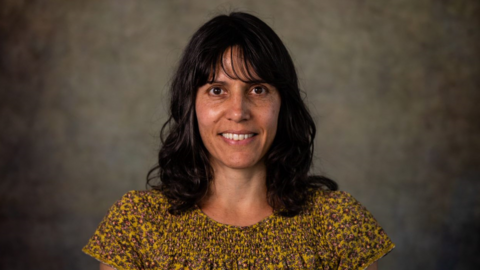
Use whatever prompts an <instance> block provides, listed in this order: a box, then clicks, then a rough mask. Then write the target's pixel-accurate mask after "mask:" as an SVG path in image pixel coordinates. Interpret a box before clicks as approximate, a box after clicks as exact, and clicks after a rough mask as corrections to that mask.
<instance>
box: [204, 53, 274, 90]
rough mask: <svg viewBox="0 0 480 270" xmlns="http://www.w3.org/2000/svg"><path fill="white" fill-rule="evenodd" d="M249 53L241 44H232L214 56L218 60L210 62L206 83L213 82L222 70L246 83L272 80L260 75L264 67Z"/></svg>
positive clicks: (231, 77) (232, 77)
mask: <svg viewBox="0 0 480 270" xmlns="http://www.w3.org/2000/svg"><path fill="white" fill-rule="evenodd" d="M248 55H249V54H248V53H247V54H246V53H245V49H244V48H242V47H240V46H239V45H233V46H230V47H228V48H226V49H225V50H224V51H222V52H219V53H218V54H217V56H216V57H215V58H214V59H216V61H215V62H212V63H210V64H209V66H210V69H209V70H208V71H207V72H208V77H207V78H208V79H207V81H206V82H205V83H213V82H214V81H215V78H216V76H217V75H218V73H219V72H220V71H223V72H224V73H225V75H227V76H228V77H229V78H230V79H237V80H240V81H242V82H244V83H267V82H269V81H270V80H268V79H264V77H262V76H260V75H258V74H259V73H260V74H261V73H262V72H261V70H262V68H261V67H259V65H258V63H255V62H253V61H252V60H251V57H248ZM220 69H221V70H220ZM205 75H206V74H205Z"/></svg>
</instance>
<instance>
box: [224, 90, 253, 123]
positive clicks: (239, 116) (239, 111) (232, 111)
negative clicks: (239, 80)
mask: <svg viewBox="0 0 480 270" xmlns="http://www.w3.org/2000/svg"><path fill="white" fill-rule="evenodd" d="M226 105H227V108H226V110H227V112H226V117H227V119H228V120H230V121H235V122H242V121H246V120H248V119H250V117H251V114H250V104H249V101H248V99H247V97H245V96H244V95H243V94H235V95H233V96H232V97H231V98H230V102H228V103H227V104H226Z"/></svg>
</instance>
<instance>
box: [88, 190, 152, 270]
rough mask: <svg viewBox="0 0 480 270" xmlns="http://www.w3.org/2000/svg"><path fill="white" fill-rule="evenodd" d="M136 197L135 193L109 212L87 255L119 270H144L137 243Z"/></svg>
mask: <svg viewBox="0 0 480 270" xmlns="http://www.w3.org/2000/svg"><path fill="white" fill-rule="evenodd" d="M134 197H135V196H134V191H131V192H129V193H127V194H125V195H124V196H123V197H122V199H121V200H119V201H117V202H116V203H115V204H114V205H113V206H112V207H111V208H110V209H109V210H108V212H107V215H106V216H105V217H104V218H103V221H102V222H101V223H100V225H99V226H98V228H97V230H96V231H95V233H94V235H93V236H92V237H91V238H90V240H89V241H88V244H87V245H86V246H85V247H84V248H83V249H82V251H83V252H85V253H86V254H88V255H90V256H92V257H93V258H95V259H97V260H98V261H100V262H102V263H105V264H107V265H110V266H112V267H114V268H115V269H118V270H126V269H142V268H143V267H142V263H141V258H140V256H139V254H138V251H139V249H140V247H139V244H138V241H136V239H135V235H136V230H135V224H136V218H135V212H134V211H135V209H137V207H136V206H135V202H134Z"/></svg>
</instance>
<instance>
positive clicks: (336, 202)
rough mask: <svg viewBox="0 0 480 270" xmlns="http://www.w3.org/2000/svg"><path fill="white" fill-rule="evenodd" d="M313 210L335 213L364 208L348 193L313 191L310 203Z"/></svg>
mask: <svg viewBox="0 0 480 270" xmlns="http://www.w3.org/2000/svg"><path fill="white" fill-rule="evenodd" d="M311 203H312V204H313V206H314V208H316V209H317V210H319V211H322V212H336V211H342V210H345V209H348V210H347V212H348V211H349V210H350V209H352V208H364V207H363V206H362V205H361V204H360V202H358V201H357V200H356V199H355V198H354V197H353V196H352V195H351V194H350V193H348V192H345V191H338V190H336V191H331V190H322V189H318V190H313V191H312V201H311Z"/></svg>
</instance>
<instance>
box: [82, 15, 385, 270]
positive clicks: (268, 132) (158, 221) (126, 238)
mask: <svg viewBox="0 0 480 270" xmlns="http://www.w3.org/2000/svg"><path fill="white" fill-rule="evenodd" d="M170 114H171V115H170V118H169V120H168V121H167V122H166V124H165V125H164V126H163V128H162V136H161V138H162V142H163V146H162V148H161V150H160V153H159V163H158V166H157V167H156V168H154V169H153V170H152V171H150V173H149V184H150V186H151V187H153V189H152V190H149V191H140V192H139V191H131V192H129V193H127V194H126V195H125V196H124V197H123V198H122V199H121V200H119V201H118V202H117V203H116V204H114V205H113V206H112V208H111V209H110V210H109V212H108V214H107V216H106V217H105V218H104V220H103V222H102V223H101V224H100V226H99V228H98V229H97V231H96V232H95V234H94V236H93V237H92V238H91V239H90V241H89V243H88V244H87V246H85V247H84V249H83V251H84V252H85V253H87V254H89V255H91V256H93V257H94V258H96V259H98V260H99V261H100V262H101V264H100V265H101V266H100V268H101V269H112V268H114V269H377V266H376V261H377V260H378V259H379V258H381V257H382V256H384V255H385V254H386V253H388V252H389V251H390V250H391V249H392V248H393V247H394V245H393V243H392V242H391V241H390V239H389V238H388V236H387V235H386V234H385V233H384V232H383V230H382V228H381V227H380V226H379V225H378V224H377V222H376V221H375V219H374V218H373V217H372V215H371V214H370V213H369V212H368V211H367V210H366V209H365V208H364V207H363V206H362V205H361V204H359V203H358V202H357V201H356V200H355V199H354V198H353V197H352V196H350V195H349V194H347V193H345V192H340V191H335V190H336V189H337V185H336V184H335V182H333V181H331V180H329V179H327V178H324V177H319V176H308V175H307V173H308V171H309V169H310V166H311V163H312V154H313V139H314V136H315V125H314V122H313V120H312V118H311V116H310V114H309V113H308V111H307V109H306V107H305V104H304V103H303V101H302V99H301V96H300V91H299V89H298V82H297V76H296V72H295V68H294V65H293V62H292V60H291V58H290V56H289V54H288V52H287V50H286V48H285V46H284V45H283V43H282V42H281V40H280V39H279V38H278V36H277V35H276V34H275V33H274V32H273V30H272V29H271V28H270V27H268V26H267V25H266V24H265V23H264V22H262V21H261V20H259V19H258V18H256V17H254V16H252V15H249V14H245V13H231V14H230V15H228V16H227V15H222V16H218V17H215V18H213V19H212V20H210V21H209V22H207V23H206V24H205V25H203V26H202V27H201V28H200V29H199V30H198V31H197V32H196V33H195V34H194V36H193V37H192V39H191V41H190V43H189V44H188V46H187V48H186V49H185V51H184V54H183V57H182V59H181V61H180V65H179V67H178V70H177V72H176V74H175V77H174V80H173V82H172V86H171V104H170ZM158 179H161V182H160V181H158V182H155V181H157V180H158Z"/></svg>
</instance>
